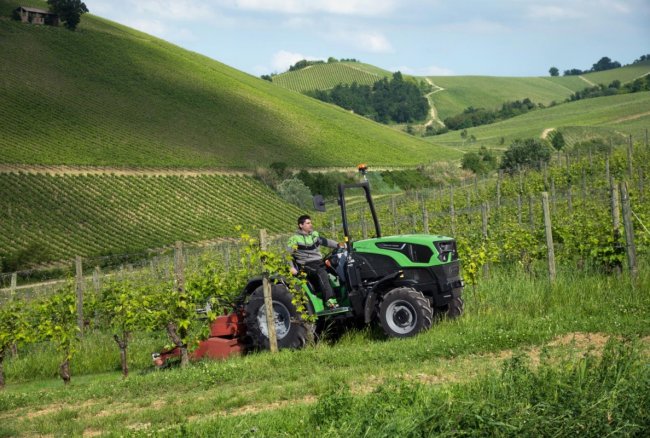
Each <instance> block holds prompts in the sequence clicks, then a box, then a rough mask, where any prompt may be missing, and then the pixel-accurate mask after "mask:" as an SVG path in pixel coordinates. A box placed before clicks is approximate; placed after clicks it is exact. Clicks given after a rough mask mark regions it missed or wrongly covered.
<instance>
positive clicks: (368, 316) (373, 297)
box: [363, 292, 377, 324]
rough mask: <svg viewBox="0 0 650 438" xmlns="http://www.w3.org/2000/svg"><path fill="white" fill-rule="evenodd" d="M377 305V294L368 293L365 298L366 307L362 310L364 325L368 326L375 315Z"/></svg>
mask: <svg viewBox="0 0 650 438" xmlns="http://www.w3.org/2000/svg"><path fill="white" fill-rule="evenodd" d="M376 305H377V293H376V292H370V293H369V294H368V297H367V298H366V305H365V308H364V309H363V321H364V323H366V324H369V323H370V322H371V321H372V320H373V319H374V318H375V315H376V313H377V312H376V311H375V306H376Z"/></svg>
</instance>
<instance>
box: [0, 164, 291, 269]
mask: <svg viewBox="0 0 650 438" xmlns="http://www.w3.org/2000/svg"><path fill="white" fill-rule="evenodd" d="M0 192H2V193H3V201H4V202H3V207H2V209H1V210H0V248H3V249H4V250H5V251H7V252H8V253H11V252H14V251H18V250H22V249H25V248H29V247H30V246H33V245H37V246H39V247H42V248H44V249H45V250H46V253H47V254H48V256H49V257H50V259H52V260H63V259H72V258H74V257H75V256H77V255H79V256H92V255H99V254H107V253H109V254H121V253H126V252H132V251H136V250H142V249H146V248H155V247H161V246H165V245H169V244H171V243H173V242H174V241H176V240H182V241H186V242H197V241H202V240H209V239H215V238H223V237H233V236H237V232H236V231H235V227H236V226H238V225H246V226H251V227H254V228H256V229H259V228H266V229H268V230H269V232H270V233H278V232H286V231H287V230H291V229H292V227H293V221H294V219H295V217H297V215H298V214H299V210H298V209H297V208H296V207H293V206H291V205H289V204H287V203H285V202H284V201H282V200H281V199H280V198H278V197H277V195H275V194H274V193H273V192H272V191H271V190H270V189H268V188H267V187H266V186H264V185H263V184H261V183H259V182H258V181H256V180H254V179H253V178H250V177H244V176H220V175H204V176H197V177H181V176H153V177H151V176H112V175H73V176H69V175H66V176H52V175H46V174H15V173H5V174H0Z"/></svg>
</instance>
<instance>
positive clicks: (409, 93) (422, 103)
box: [305, 72, 429, 123]
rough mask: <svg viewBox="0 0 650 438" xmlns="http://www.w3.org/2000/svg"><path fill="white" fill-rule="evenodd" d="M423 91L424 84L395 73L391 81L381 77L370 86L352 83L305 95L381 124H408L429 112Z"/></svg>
mask: <svg viewBox="0 0 650 438" xmlns="http://www.w3.org/2000/svg"><path fill="white" fill-rule="evenodd" d="M425 91H426V85H425V84H424V83H421V84H417V83H415V82H412V81H408V80H405V79H404V77H403V76H402V73H400V72H395V73H393V77H392V78H391V79H390V80H389V79H388V78H382V79H380V80H378V81H377V82H375V83H374V84H373V85H372V86H370V85H359V84H358V83H356V82H353V83H352V84H350V85H347V84H339V85H337V86H336V87H334V88H332V89H331V90H314V91H308V92H305V94H307V95H308V96H311V97H314V98H316V99H319V100H322V101H323V102H328V103H333V104H335V105H337V106H340V107H341V108H344V109H347V110H350V111H353V112H355V113H357V114H360V115H362V116H365V117H368V118H370V119H372V120H375V121H377V122H380V123H389V122H395V123H410V122H414V121H418V120H424V119H425V118H426V116H427V114H428V113H429V102H428V101H427V98H426V97H425V96H424V92H425Z"/></svg>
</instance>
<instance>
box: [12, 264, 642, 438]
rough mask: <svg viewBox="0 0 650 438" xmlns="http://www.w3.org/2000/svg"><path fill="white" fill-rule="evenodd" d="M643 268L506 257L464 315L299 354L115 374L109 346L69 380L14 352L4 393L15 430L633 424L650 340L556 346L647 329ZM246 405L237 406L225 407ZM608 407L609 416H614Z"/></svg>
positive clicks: (275, 430) (492, 429) (487, 430)
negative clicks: (556, 267)
mask: <svg viewBox="0 0 650 438" xmlns="http://www.w3.org/2000/svg"><path fill="white" fill-rule="evenodd" d="M639 273H640V275H639V279H638V283H636V284H635V285H633V284H632V283H630V281H629V280H627V279H626V278H625V277H615V276H612V277H610V276H604V275H601V274H598V273H594V272H589V271H580V270H576V269H574V268H573V267H572V266H566V267H563V268H562V269H560V272H559V275H558V280H557V282H556V283H555V285H553V286H552V285H550V284H549V282H548V280H547V278H546V274H545V273H544V271H543V270H540V271H537V272H536V273H533V274H524V273H522V272H519V271H518V270H517V269H516V268H506V269H496V268H495V269H494V270H492V274H491V277H490V278H489V279H486V280H484V281H482V282H480V283H479V285H478V286H477V287H476V289H473V288H471V287H468V288H466V290H465V299H466V314H465V315H464V316H463V317H462V318H460V319H459V320H456V321H443V322H441V323H439V324H437V325H435V326H434V327H433V328H432V329H431V330H429V331H428V332H426V333H423V334H421V335H419V336H417V337H415V338H410V339H404V340H385V339H383V338H382V337H381V336H379V335H378V333H377V332H376V331H374V330H368V329H366V330H361V331H354V330H353V331H350V332H348V333H347V334H345V335H344V336H343V337H342V338H341V339H340V340H338V341H336V342H334V340H333V339H331V340H330V342H327V340H326V342H321V343H320V344H318V345H316V346H315V347H310V348H307V349H305V350H302V351H294V352H292V351H283V352H281V353H279V354H277V355H272V354H268V353H262V354H256V355H249V356H246V357H243V358H233V359H229V360H227V361H222V362H202V363H201V364H197V365H194V366H192V367H190V368H188V369H183V370H181V369H174V370H168V371H164V372H156V373H149V374H142V375H140V374H139V373H138V372H137V370H138V369H142V368H140V366H141V365H136V364H134V365H133V366H132V367H131V369H132V370H133V372H132V373H131V375H130V377H129V378H128V379H126V380H123V379H122V378H121V377H120V374H119V372H117V371H115V372H114V373H112V374H106V373H105V371H106V366H107V365H111V366H114V367H116V368H117V365H118V359H117V355H116V353H115V352H113V353H110V355H109V353H103V352H102V351H103V350H104V347H100V346H99V345H98V346H96V347H95V348H91V349H90V350H87V351H84V353H83V355H84V356H85V355H88V354H90V355H92V354H96V355H97V356H98V357H103V358H104V361H105V362H107V364H106V365H101V366H100V365H99V364H98V362H100V361H97V362H95V361H93V362H91V361H88V360H86V359H84V358H82V357H81V356H79V357H77V358H76V359H74V360H73V366H75V365H74V362H75V361H76V362H77V363H81V364H85V365H84V366H86V367H87V368H85V369H81V368H79V367H78V368H76V374H74V375H73V380H72V383H71V385H70V386H69V387H68V388H63V385H62V383H61V382H60V381H59V382H57V380H55V379H51V380H42V377H36V378H35V376H29V375H26V374H25V373H26V372H27V371H26V370H25V368H23V367H19V366H15V364H17V363H18V361H15V360H14V359H10V360H9V362H8V363H7V368H8V372H7V380H8V383H9V385H8V386H7V388H6V389H5V390H4V391H3V392H2V393H0V416H2V418H3V422H2V425H3V426H2V427H3V428H4V429H3V432H4V433H5V434H8V435H11V434H12V433H13V434H48V433H65V434H82V433H84V431H86V432H89V431H92V430H97V431H101V432H105V433H106V432H108V433H112V434H114V435H121V434H125V433H126V434H132V433H135V432H134V431H135V430H136V429H138V428H144V429H142V433H143V434H146V433H162V434H168V435H177V434H182V433H190V434H205V435H210V434H215V433H221V434H226V435H232V434H236V435H241V434H246V433H249V432H251V431H252V430H253V429H254V430H256V431H257V433H259V434H262V435H264V436H275V435H277V434H281V433H287V434H289V435H291V434H293V433H298V434H302V433H303V432H304V431H305V430H307V429H305V428H309V429H308V430H309V433H313V434H314V435H330V434H331V435H333V436H339V435H337V434H338V433H339V432H337V431H340V433H341V434H346V433H347V434H348V435H349V434H353V435H354V434H355V431H356V432H358V431H360V430H370V431H372V432H373V433H376V434H388V433H389V431H394V432H395V433H398V434H402V433H406V434H408V433H409V432H408V431H409V430H411V429H410V428H413V429H412V430H413V431H414V433H418V434H419V433H424V434H425V435H426V434H431V433H443V432H445V431H453V430H456V431H458V433H465V432H464V431H466V432H467V434H469V435H473V434H474V433H473V432H472V431H476V432H475V433H478V434H485V435H487V434H492V433H500V434H503V435H509V436H514V435H515V434H516V433H517V432H521V433H524V434H525V433H532V432H530V431H531V430H537V428H539V430H541V431H548V433H552V432H553V431H559V432H562V431H568V432H566V433H569V432H571V431H576V430H579V429H578V428H579V427H585V428H586V429H584V431H585V433H589V431H590V430H591V429H589V427H590V426H591V427H597V429H594V430H596V431H598V433H601V432H602V431H608V430H610V429H607V428H608V427H611V428H612V429H611V430H620V431H622V432H621V433H626V434H630V435H633V434H634V433H638V432H639V431H643V430H645V429H643V428H642V427H645V428H646V429H647V427H648V425H647V418H645V417H643V416H640V415H641V414H642V412H640V411H639V406H643V403H646V400H647V393H648V391H647V390H646V389H647V383H648V374H647V371H648V370H647V366H646V365H644V363H645V362H643V361H644V360H646V359H638V358H637V356H636V355H637V354H640V353H643V354H646V355H647V351H648V345H647V342H646V341H644V342H645V343H642V344H641V346H640V347H639V348H641V350H637V349H635V348H630V347H628V346H627V344H624V345H623V346H617V345H612V346H610V347H608V349H606V350H605V353H603V356H602V357H603V358H607V359H606V360H605V359H603V360H599V359H598V358H597V357H594V358H590V359H580V358H579V357H578V356H571V355H570V354H572V352H574V351H575V353H576V354H578V355H582V354H584V353H585V349H588V348H589V346H588V345H576V346H575V347H571V345H569V346H566V347H562V346H557V345H556V346H553V345H551V344H549V342H550V341H552V340H553V339H556V338H557V337H560V336H562V335H565V334H569V335H570V334H572V333H577V332H580V333H598V336H600V337H605V336H614V337H616V338H620V337H631V338H634V337H647V336H648V334H649V333H650V323H649V322H650V310H649V309H650V274H649V270H648V265H647V263H646V262H643V263H642V266H641V267H640V271H639ZM97 336H100V335H97ZM570 337H571V335H570V336H569V338H570ZM100 338H101V337H98V338H96V339H100ZM105 339H106V340H107V341H108V337H106V338H105ZM96 344H100V342H96ZM152 344H153V342H151V343H149V344H148V345H147V347H151V346H152ZM544 345H548V349H549V357H548V360H546V359H544V357H545V356H544V355H543V354H542V359H541V360H542V362H541V365H540V366H539V367H537V366H536V367H532V366H529V365H528V363H527V361H526V360H523V359H524V358H523V357H521V356H522V355H521V354H517V353H516V351H522V352H524V353H525V354H526V355H528V353H527V352H528V351H529V349H530V348H533V347H540V346H544ZM147 347H144V348H147ZM594 347H596V348H597V347H598V346H597V345H595V346H594ZM116 350H117V349H116V348H115V351H116ZM511 350H515V353H514V354H515V359H512V360H510V361H506V362H505V363H503V364H502V360H501V359H500V357H507V356H509V352H510V351H511ZM596 351H599V350H596ZM565 354H569V356H566V355H565ZM26 355H27V353H26ZM26 355H25V357H24V358H21V359H20V360H21V361H22V360H28V361H29V362H30V363H32V364H33V367H34V368H37V367H38V366H39V365H40V366H42V367H52V366H53V365H54V364H52V361H51V359H49V358H48V357H46V354H44V353H41V354H40V355H37V354H34V355H32V356H31V357H29V358H28V357H27V356H26ZM518 357H519V359H517V358H518ZM567 357H568V359H567V360H565V359H566V358H567ZM643 357H646V358H647V356H643ZM639 360H641V362H639ZM495 367H496V370H495ZM499 369H501V370H503V371H501V372H499V371H498V370H499ZM495 371H496V372H495ZM94 373H99V374H94ZM84 374H85V375H84ZM30 379H31V380H32V381H29V382H25V383H16V382H19V381H23V382H24V381H26V380H30ZM417 381H422V382H427V381H428V382H434V383H433V385H434V386H433V387H432V386H430V385H429V384H425V385H420V384H416V383H414V382H417ZM435 382H437V383H435ZM57 383H58V384H57ZM345 387H349V388H350V391H349V392H347V391H346V390H345V389H343V388H345ZM437 388H439V389H437ZM366 394H367V395H366ZM409 394H410V395H409ZM339 399H340V400H339ZM337 400H338V401H337ZM382 400H383V401H382ZM599 400H600V402H599ZM64 401H65V407H63V406H64V405H63V402H64ZM443 401H444V403H443ZM339 402H340V403H339ZM601 404H602V405H601ZM373 405H376V406H377V408H376V409H375V410H374V411H373V410H371V409H370V407H371V406H373ZM345 406H347V407H348V409H345V408H344V407H345ZM605 407H607V410H601V409H605ZM635 407H636V408H635ZM233 411H236V412H237V415H236V416H230V415H229V414H228V413H229V412H233ZM257 411H259V412H257ZM30 412H31V413H34V414H32V415H29V416H28V415H27V413H30ZM247 412H248V414H247ZM256 412H257V413H256ZM607 412H609V413H610V417H611V419H612V420H611V421H610V420H608V419H607V418H608V417H607V415H605V417H604V418H603V417H602V415H601V414H606V413H607ZM437 413H438V414H439V415H438V414H437ZM644 415H647V412H646V414H644ZM477 416H478V417H480V418H478V417H477ZM400 419H401V420H400ZM526 419H529V420H530V422H524V420H526ZM63 420H65V421H63ZM67 420H72V421H67ZM595 420H598V421H597V422H595V423H592V422H593V421H595ZM62 421H63V423H61V422H62ZM504 424H506V425H504ZM507 424H509V425H510V426H512V427H510V426H507ZM580 425H582V426H580ZM639 425H640V426H639ZM640 427H641V428H640ZM530 428H532V429H530ZM611 430H610V431H611ZM57 431H60V432H57ZM301 431H302V432H301ZM527 431H528V432H527ZM445 433H446V432H445ZM542 434H544V433H543V432H542Z"/></svg>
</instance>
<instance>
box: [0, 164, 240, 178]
mask: <svg viewBox="0 0 650 438" xmlns="http://www.w3.org/2000/svg"><path fill="white" fill-rule="evenodd" d="M0 173H30V174H48V175H120V176H201V175H229V176H251V175H253V171H251V170H231V169H164V168H136V167H110V166H67V165H39V164H0Z"/></svg>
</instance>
